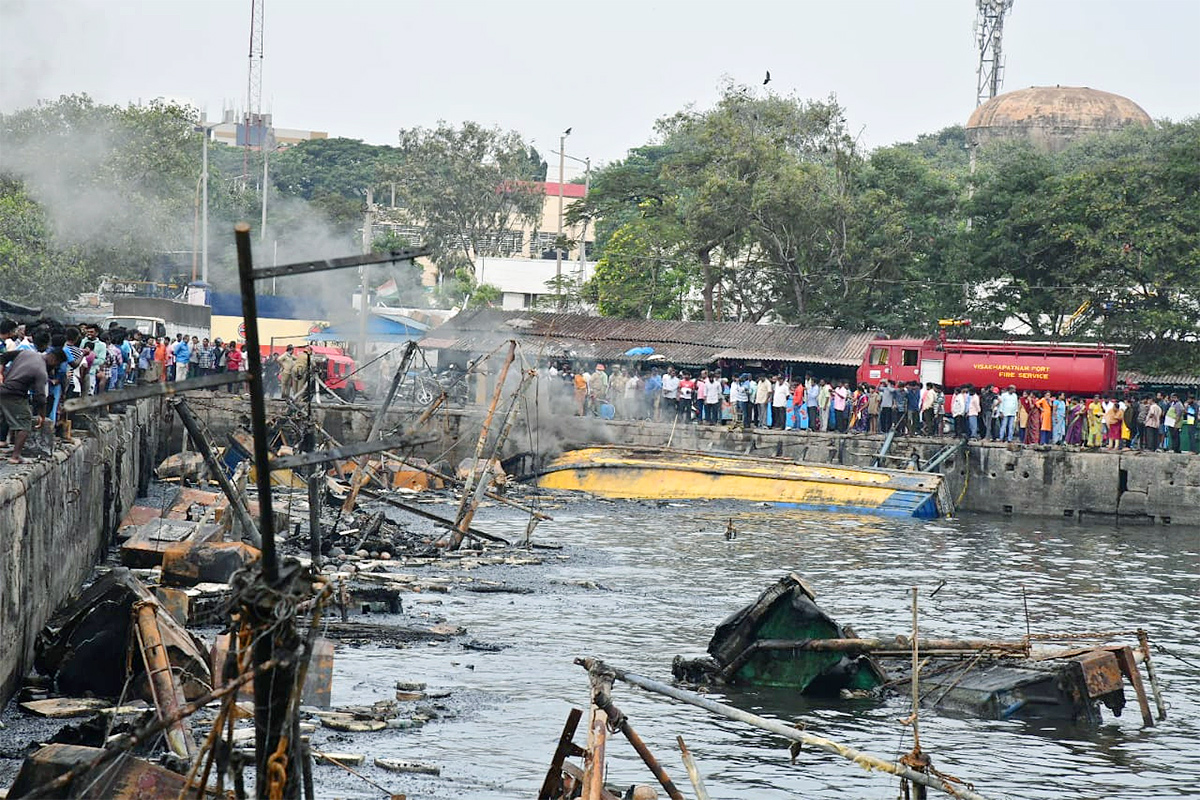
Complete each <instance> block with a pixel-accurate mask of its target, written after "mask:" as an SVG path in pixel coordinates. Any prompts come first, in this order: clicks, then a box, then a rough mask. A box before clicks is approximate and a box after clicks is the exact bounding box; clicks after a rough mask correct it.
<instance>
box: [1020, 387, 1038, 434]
mask: <svg viewBox="0 0 1200 800" xmlns="http://www.w3.org/2000/svg"><path fill="white" fill-rule="evenodd" d="M1021 408H1023V409H1025V416H1026V417H1027V418H1028V422H1027V423H1026V424H1025V444H1037V443H1038V442H1039V441H1040V440H1041V438H1042V410H1041V409H1040V408H1038V406H1037V398H1036V397H1034V396H1033V393H1032V392H1026V393H1025V395H1024V396H1023V397H1022V398H1021Z"/></svg>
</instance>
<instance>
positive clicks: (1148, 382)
mask: <svg viewBox="0 0 1200 800" xmlns="http://www.w3.org/2000/svg"><path fill="white" fill-rule="evenodd" d="M1117 380H1118V381H1120V382H1122V383H1124V384H1126V385H1129V384H1137V385H1138V386H1194V387H1197V388H1200V375H1186V374H1183V373H1173V374H1167V375H1151V374H1149V373H1146V372H1136V371H1134V370H1121V371H1119V372H1118V373H1117Z"/></svg>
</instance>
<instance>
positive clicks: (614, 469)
mask: <svg viewBox="0 0 1200 800" xmlns="http://www.w3.org/2000/svg"><path fill="white" fill-rule="evenodd" d="M537 485H538V486H540V487H543V488H546V489H567V490H575V491H581V492H588V493H590V494H594V495H597V496H599V497H610V498H614V499H624V500H747V501H754V502H767V503H772V504H778V505H782V506H786V507H793V508H803V509H809V510H814V511H841V512H852V513H863V514H881V515H884V516H895V517H926V518H934V517H939V516H941V515H942V514H943V513H946V512H948V511H949V510H950V509H949V508H947V507H946V506H947V505H948V498H947V497H946V492H945V490H944V485H943V479H942V476H941V475H939V474H936V473H932V472H907V471H901V470H891V469H877V468H871V467H845V466H838V465H835V464H810V463H805V462H801V461H788V460H784V459H778V458H756V457H752V456H739V455H722V454H715V453H702V452H697V451H692V450H666V449H659V448H650V447H623V446H612V445H605V446H598V447H585V448H583V449H580V450H571V451H568V452H566V453H563V454H562V455H560V456H558V457H557V458H555V459H554V460H553V461H551V462H549V463H548V464H547V465H546V466H545V467H544V468H543V470H542V472H541V474H540V475H539V476H538V478H537Z"/></svg>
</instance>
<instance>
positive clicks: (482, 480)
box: [450, 373, 534, 550]
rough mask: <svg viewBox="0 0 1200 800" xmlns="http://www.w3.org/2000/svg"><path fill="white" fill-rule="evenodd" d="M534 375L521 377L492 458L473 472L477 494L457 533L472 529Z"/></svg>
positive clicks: (493, 449)
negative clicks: (476, 513) (493, 466)
mask: <svg viewBox="0 0 1200 800" xmlns="http://www.w3.org/2000/svg"><path fill="white" fill-rule="evenodd" d="M533 374H534V373H526V374H524V375H522V376H521V383H520V384H519V385H518V386H517V390H516V391H515V392H513V396H512V400H511V402H510V403H509V404H508V408H507V409H506V410H505V412H504V422H503V424H501V426H500V433H499V434H498V435H497V436H496V443H495V445H493V447H492V454H491V456H490V457H489V458H488V460H487V461H485V462H484V464H483V469H482V470H480V469H479V464H478V461H477V462H476V464H475V468H474V469H473V470H472V474H473V475H474V473H475V470H479V474H478V475H474V477H475V492H474V494H473V495H472V497H471V499H470V500H469V501H468V503H467V505H466V509H465V510H463V511H461V513H460V516H459V519H458V520H457V521H456V523H455V526H454V527H455V530H456V531H458V530H465V529H466V528H469V527H471V522H472V521H473V520H474V519H475V511H476V510H478V508H479V504H480V503H481V502H483V497H484V494H486V493H487V487H488V484H489V483H490V482H491V480H492V464H494V463H496V461H497V459H499V457H500V452H501V448H503V447H504V442H505V440H507V439H508V435H509V433H510V432H511V431H512V426H513V422H514V421H515V420H516V417H517V407H518V406H517V403H518V402H519V401H520V399H521V395H522V393H524V391H525V387H526V386H528V385H529V379H530V378H531V377H532V376H533ZM463 492H464V495H465V493H466V484H463ZM458 543H459V544H461V538H460V539H459V542H458ZM450 549H452V550H457V549H458V547H457V545H456V544H455V545H452V546H451V548H450Z"/></svg>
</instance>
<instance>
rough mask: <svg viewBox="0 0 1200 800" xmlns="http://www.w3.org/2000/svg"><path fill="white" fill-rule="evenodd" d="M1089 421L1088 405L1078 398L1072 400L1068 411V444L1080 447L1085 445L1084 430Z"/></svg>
mask: <svg viewBox="0 0 1200 800" xmlns="http://www.w3.org/2000/svg"><path fill="white" fill-rule="evenodd" d="M1086 421H1087V405H1086V404H1085V403H1084V402H1083V401H1082V400H1080V399H1079V398H1078V397H1072V398H1071V407H1070V409H1069V410H1068V411H1067V444H1069V445H1074V446H1076V447H1078V446H1079V445H1081V444H1083V430H1084V425H1085V424H1086Z"/></svg>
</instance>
